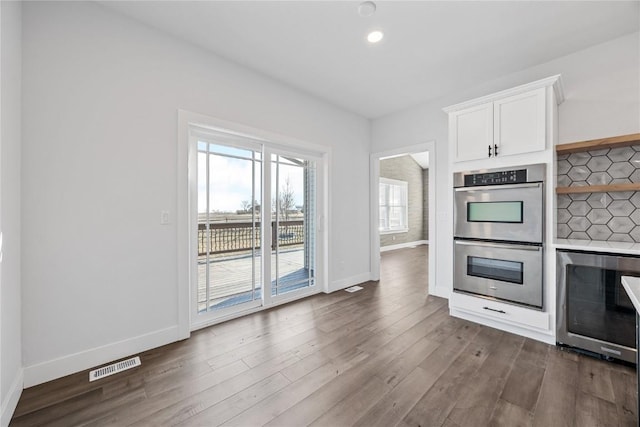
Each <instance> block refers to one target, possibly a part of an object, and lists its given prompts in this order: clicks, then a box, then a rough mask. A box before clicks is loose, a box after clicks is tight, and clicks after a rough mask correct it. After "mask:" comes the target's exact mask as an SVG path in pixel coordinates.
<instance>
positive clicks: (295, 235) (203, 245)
mask: <svg viewBox="0 0 640 427" xmlns="http://www.w3.org/2000/svg"><path fill="white" fill-rule="evenodd" d="M271 230H272V232H271V242H272V244H271V249H275V243H276V239H277V242H278V246H280V247H282V246H293V245H300V244H302V243H304V221H303V220H296V221H280V222H279V223H278V227H277V228H276V225H275V222H272V223H271ZM207 236H209V239H210V242H209V243H207ZM207 245H210V249H209V254H210V255H213V254H224V253H230V252H240V251H247V250H251V249H252V248H256V249H257V248H259V247H260V245H261V241H260V223H259V222H256V223H255V224H253V223H251V222H228V223H213V224H198V255H206V254H207Z"/></svg>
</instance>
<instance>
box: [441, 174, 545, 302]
mask: <svg viewBox="0 0 640 427" xmlns="http://www.w3.org/2000/svg"><path fill="white" fill-rule="evenodd" d="M545 170H546V168H545V165H544V164H536V165H527V166H519V167H515V168H503V169H492V170H478V171H469V172H459V173H456V174H454V199H455V200H454V284H453V289H454V291H456V292H464V293H470V294H474V295H478V296H482V297H486V298H492V299H497V300H502V301H505V302H509V303H513V304H519V305H523V306H527V307H532V308H537V309H542V305H543V299H542V289H543V286H542V284H543V271H544V269H543V253H544V176H545Z"/></svg>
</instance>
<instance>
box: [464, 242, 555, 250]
mask: <svg viewBox="0 0 640 427" xmlns="http://www.w3.org/2000/svg"><path fill="white" fill-rule="evenodd" d="M453 243H454V244H456V245H464V246H487V247H490V248H500V249H519V250H522V251H532V252H533V251H535V252H539V251H540V250H541V249H542V246H533V245H518V244H511V243H493V242H477V241H468V240H454V241H453Z"/></svg>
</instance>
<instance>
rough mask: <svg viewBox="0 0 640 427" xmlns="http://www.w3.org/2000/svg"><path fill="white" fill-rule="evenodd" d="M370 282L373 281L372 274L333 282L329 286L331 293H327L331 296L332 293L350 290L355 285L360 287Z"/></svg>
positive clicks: (363, 274)
mask: <svg viewBox="0 0 640 427" xmlns="http://www.w3.org/2000/svg"><path fill="white" fill-rule="evenodd" d="M369 280H371V273H370V272H367V273H362V274H358V275H356V276H351V277H347V278H346V279H340V280H334V281H333V282H331V285H329V291H328V292H325V293H327V294H330V293H331V292H335V291H339V290H341V289H344V288H348V287H350V286H353V285H358V284H360V283H363V282H368V281H369Z"/></svg>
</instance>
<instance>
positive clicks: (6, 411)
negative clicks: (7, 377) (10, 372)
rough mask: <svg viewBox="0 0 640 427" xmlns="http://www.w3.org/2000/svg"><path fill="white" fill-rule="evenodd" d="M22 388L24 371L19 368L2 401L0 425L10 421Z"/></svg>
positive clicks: (4, 425) (5, 426)
mask: <svg viewBox="0 0 640 427" xmlns="http://www.w3.org/2000/svg"><path fill="white" fill-rule="evenodd" d="M23 389H24V371H23V370H22V369H20V370H19V371H18V372H16V377H15V378H14V380H13V382H12V383H11V388H10V389H9V392H8V393H7V395H6V396H5V398H4V400H3V401H2V412H1V414H0V415H1V416H0V426H2V427H7V426H8V425H9V422H10V421H11V417H13V413H14V412H15V411H16V407H17V406H18V400H20V396H21V395H22V390H23Z"/></svg>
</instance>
